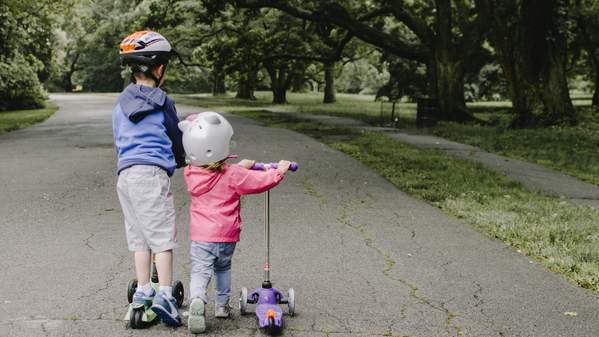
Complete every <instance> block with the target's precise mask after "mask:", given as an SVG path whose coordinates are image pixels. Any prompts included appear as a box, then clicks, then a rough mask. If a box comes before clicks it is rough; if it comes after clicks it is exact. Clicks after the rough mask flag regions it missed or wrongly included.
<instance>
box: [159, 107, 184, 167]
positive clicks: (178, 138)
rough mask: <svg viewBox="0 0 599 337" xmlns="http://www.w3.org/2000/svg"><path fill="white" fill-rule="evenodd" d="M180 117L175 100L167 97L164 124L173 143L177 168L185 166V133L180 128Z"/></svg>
mask: <svg viewBox="0 0 599 337" xmlns="http://www.w3.org/2000/svg"><path fill="white" fill-rule="evenodd" d="M178 124H179V118H178V117H177V109H175V102H174V101H173V100H172V99H170V98H167V103H166V105H165V109H164V125H165V127H166V134H167V135H168V137H169V138H170V139H171V143H173V148H172V149H173V155H174V156H175V161H176V162H177V168H181V167H184V166H185V150H184V149H183V134H182V133H181V130H179V126H178Z"/></svg>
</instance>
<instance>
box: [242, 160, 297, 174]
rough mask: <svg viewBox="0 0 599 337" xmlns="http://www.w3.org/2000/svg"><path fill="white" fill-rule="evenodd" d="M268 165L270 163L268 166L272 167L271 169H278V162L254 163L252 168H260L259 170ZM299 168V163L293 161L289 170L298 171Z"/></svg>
mask: <svg viewBox="0 0 599 337" xmlns="http://www.w3.org/2000/svg"><path fill="white" fill-rule="evenodd" d="M267 165H268V168H270V169H276V168H277V167H278V163H254V165H252V167H251V169H252V170H258V171H264V169H265V168H266V166H267ZM298 168H299V165H298V164H297V163H296V162H294V161H292V162H291V164H290V165H289V170H290V171H292V172H295V171H297V169H298Z"/></svg>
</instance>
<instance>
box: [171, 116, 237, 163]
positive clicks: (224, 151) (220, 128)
mask: <svg viewBox="0 0 599 337" xmlns="http://www.w3.org/2000/svg"><path fill="white" fill-rule="evenodd" d="M192 116H193V115H192ZM190 117H191V116H190ZM190 117H188V118H187V119H186V120H184V121H181V122H179V129H180V130H181V131H182V132H183V148H184V149H185V153H186V155H187V158H188V159H189V161H190V162H191V165H193V166H202V165H208V164H211V163H215V162H217V161H220V160H223V159H226V158H227V157H228V156H229V151H230V150H229V144H230V142H231V137H233V127H231V124H229V121H227V119H226V118H225V117H223V116H221V115H220V114H218V113H216V112H213V111H206V112H202V113H200V114H198V115H195V118H194V117H191V118H190Z"/></svg>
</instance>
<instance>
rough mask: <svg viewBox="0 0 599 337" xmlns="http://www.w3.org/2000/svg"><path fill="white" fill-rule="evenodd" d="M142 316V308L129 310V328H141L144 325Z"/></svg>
mask: <svg viewBox="0 0 599 337" xmlns="http://www.w3.org/2000/svg"><path fill="white" fill-rule="evenodd" d="M143 317H144V308H143V307H141V308H135V309H133V311H132V312H131V317H130V318H129V325H130V326H131V329H143V328H145V327H146V323H145V322H144V321H143Z"/></svg>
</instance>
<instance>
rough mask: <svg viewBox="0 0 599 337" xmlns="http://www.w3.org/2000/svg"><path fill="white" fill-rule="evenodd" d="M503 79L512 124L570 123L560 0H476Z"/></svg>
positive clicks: (572, 118) (564, 20) (564, 13)
mask: <svg viewBox="0 0 599 337" xmlns="http://www.w3.org/2000/svg"><path fill="white" fill-rule="evenodd" d="M476 3H477V9H478V11H479V13H480V17H481V18H484V20H485V22H487V23H488V24H489V25H490V26H491V33H490V40H491V43H492V44H493V46H494V48H495V51H496V54H497V59H498V60H499V63H500V64H501V66H502V68H503V73H504V75H505V77H506V78H507V80H508V82H509V88H510V96H511V99H512V105H513V110H514V112H515V114H516V117H515V119H514V121H513V123H512V125H513V126H514V127H530V126H536V125H554V124H562V123H567V124H573V123H575V122H576V114H575V111H574V107H573V105H572V101H571V99H570V95H569V92H568V85H567V78H566V69H565V66H566V61H567V41H566V34H567V31H568V27H567V24H566V23H567V12H568V4H567V1H565V0H552V1H546V0H522V1H517V0H477V2H476Z"/></svg>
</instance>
